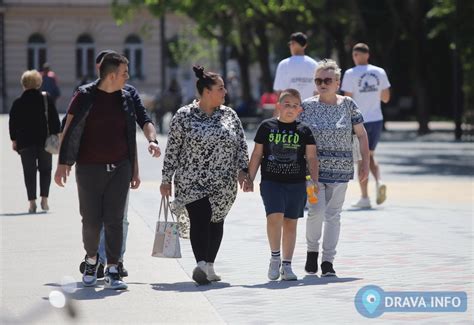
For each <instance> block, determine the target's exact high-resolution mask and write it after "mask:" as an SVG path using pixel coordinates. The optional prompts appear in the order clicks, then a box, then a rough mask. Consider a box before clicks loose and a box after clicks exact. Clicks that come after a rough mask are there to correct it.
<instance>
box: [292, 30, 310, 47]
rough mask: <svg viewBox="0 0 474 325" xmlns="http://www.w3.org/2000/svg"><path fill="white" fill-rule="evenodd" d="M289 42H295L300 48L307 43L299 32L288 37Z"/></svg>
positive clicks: (303, 35) (305, 38)
mask: <svg viewBox="0 0 474 325" xmlns="http://www.w3.org/2000/svg"><path fill="white" fill-rule="evenodd" d="M290 41H295V42H297V43H298V44H299V45H301V46H305V45H306V43H308V38H307V37H306V35H305V34H303V33H301V32H297V33H293V34H291V36H290Z"/></svg>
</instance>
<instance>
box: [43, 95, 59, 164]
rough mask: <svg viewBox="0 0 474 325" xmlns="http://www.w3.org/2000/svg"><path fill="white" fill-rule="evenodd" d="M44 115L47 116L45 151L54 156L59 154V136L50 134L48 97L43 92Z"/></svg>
mask: <svg viewBox="0 0 474 325" xmlns="http://www.w3.org/2000/svg"><path fill="white" fill-rule="evenodd" d="M41 94H42V95H43V103H44V113H45V115H46V141H45V142H44V150H45V151H47V152H49V153H50V154H52V155H57V154H58V153H59V136H58V135H57V134H49V118H48V115H49V114H48V95H47V94H46V92H44V91H42V92H41Z"/></svg>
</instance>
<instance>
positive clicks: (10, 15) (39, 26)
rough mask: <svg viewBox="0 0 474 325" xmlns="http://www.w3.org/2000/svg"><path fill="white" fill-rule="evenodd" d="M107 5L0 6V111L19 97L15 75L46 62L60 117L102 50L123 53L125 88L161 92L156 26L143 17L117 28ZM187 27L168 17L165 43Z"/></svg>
mask: <svg viewBox="0 0 474 325" xmlns="http://www.w3.org/2000/svg"><path fill="white" fill-rule="evenodd" d="M110 3H111V0H61V1H60V0H29V1H28V0H4V1H0V37H1V42H0V43H1V44H0V47H1V49H0V52H1V58H0V59H1V61H2V62H1V66H2V67H1V70H0V74H1V78H0V86H1V95H2V96H1V101H2V102H1V103H0V104H1V106H0V109H2V112H4V113H7V112H8V111H9V110H10V107H11V104H12V102H13V100H14V99H15V98H16V97H18V96H20V95H21V93H22V88H21V85H20V76H21V74H22V73H23V71H25V70H27V69H32V68H35V69H41V67H42V65H43V63H44V62H48V63H49V64H50V66H51V70H53V71H54V72H55V73H56V75H57V77H58V80H59V87H60V90H61V97H60V98H59V99H58V102H57V108H58V111H60V112H65V111H66V109H67V106H68V103H69V101H70V100H71V96H72V94H73V91H74V90H75V88H76V87H77V85H78V84H79V83H80V82H81V80H82V79H88V80H89V81H91V80H94V79H95V78H96V75H95V56H96V55H97V54H98V53H99V52H100V51H101V50H103V49H114V50H116V51H118V52H121V53H124V54H125V55H126V56H127V57H128V58H129V61H130V65H129V70H130V75H131V78H130V83H131V84H133V85H134V86H135V87H137V88H138V89H139V91H140V92H141V93H145V94H156V93H157V92H158V91H159V89H160V88H161V82H162V80H161V69H162V66H161V39H160V21H159V19H158V18H156V17H152V16H151V15H150V14H148V13H147V12H143V13H140V14H139V15H137V16H135V18H134V19H133V20H132V21H130V22H127V23H124V24H123V25H121V26H118V25H117V24H116V22H115V20H114V19H113V17H112V12H111V6H110ZM189 24H190V22H189V20H188V19H185V18H184V17H178V16H174V15H167V17H166V36H165V37H166V38H169V37H171V36H172V35H175V34H176V33H178V32H179V30H180V29H181V28H183V27H184V26H186V25H189Z"/></svg>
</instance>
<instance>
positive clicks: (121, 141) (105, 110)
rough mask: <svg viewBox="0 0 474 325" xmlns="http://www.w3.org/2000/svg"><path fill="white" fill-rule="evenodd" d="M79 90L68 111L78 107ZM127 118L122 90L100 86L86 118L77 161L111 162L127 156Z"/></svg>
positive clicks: (89, 162) (90, 162)
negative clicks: (104, 89) (114, 90)
mask: <svg viewBox="0 0 474 325" xmlns="http://www.w3.org/2000/svg"><path fill="white" fill-rule="evenodd" d="M80 96H84V95H83V94H81V93H77V94H76V96H74V98H73V99H72V102H71V104H70V106H69V112H68V114H71V115H74V114H75V113H76V112H77V110H78V109H79V105H78V103H79V100H78V97H80ZM128 156H129V152H128V143H127V121H126V117H125V113H124V112H123V105H122V97H121V92H120V91H116V92H114V93H107V92H105V91H102V90H100V89H97V93H96V96H95V98H94V102H93V104H92V107H91V109H90V111H89V115H88V116H87V118H86V124H85V126H84V132H83V134H82V139H81V145H80V147H79V155H78V158H77V163H79V164H111V163H116V162H119V161H121V160H124V159H127V158H128Z"/></svg>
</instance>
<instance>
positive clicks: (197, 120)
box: [162, 101, 249, 222]
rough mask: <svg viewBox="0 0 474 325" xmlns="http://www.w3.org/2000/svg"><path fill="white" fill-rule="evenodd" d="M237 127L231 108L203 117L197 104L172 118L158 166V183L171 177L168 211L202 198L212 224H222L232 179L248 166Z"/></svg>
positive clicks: (234, 187) (232, 198)
mask: <svg viewBox="0 0 474 325" xmlns="http://www.w3.org/2000/svg"><path fill="white" fill-rule="evenodd" d="M248 162H249V157H248V148H247V142H246V139H245V134H244V130H243V128H242V123H241V122H240V119H239V118H238V116H237V114H236V113H235V111H234V110H233V109H231V108H230V107H227V106H223V105H221V106H219V107H218V108H216V110H215V111H214V112H213V113H212V114H211V115H210V116H209V115H207V114H206V113H205V112H203V111H202V110H201V109H200V108H199V105H198V102H197V101H194V102H193V103H191V104H189V105H187V106H184V107H181V108H180V109H179V110H178V111H177V112H176V114H175V115H174V117H173V119H172V121H171V126H170V132H169V135H168V144H167V146H166V153H165V159H164V162H163V171H162V176H163V179H162V182H163V183H165V184H166V183H167V184H169V183H171V181H172V180H173V176H174V186H175V201H174V202H173V210H174V212H175V213H177V214H178V215H179V214H181V213H185V210H186V209H184V206H185V205H186V204H188V203H191V202H194V201H196V200H199V199H202V198H204V197H208V198H209V201H210V203H211V208H212V219H211V221H212V222H220V221H222V220H224V218H225V217H226V215H227V214H228V212H229V210H230V208H231V207H232V204H233V203H234V201H235V198H236V195H237V175H238V172H239V171H240V170H242V169H246V168H247V166H248Z"/></svg>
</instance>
